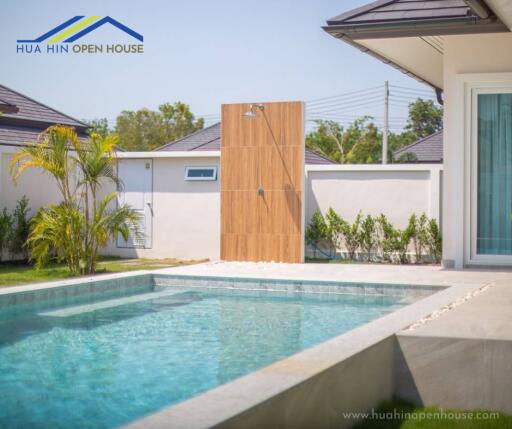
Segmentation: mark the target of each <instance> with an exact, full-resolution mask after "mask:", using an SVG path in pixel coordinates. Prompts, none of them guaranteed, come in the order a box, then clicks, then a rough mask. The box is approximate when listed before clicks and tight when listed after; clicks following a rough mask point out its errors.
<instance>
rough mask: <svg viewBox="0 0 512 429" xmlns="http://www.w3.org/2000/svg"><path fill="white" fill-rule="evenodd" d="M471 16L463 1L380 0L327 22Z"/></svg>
mask: <svg viewBox="0 0 512 429" xmlns="http://www.w3.org/2000/svg"><path fill="white" fill-rule="evenodd" d="M468 16H473V14H472V11H471V8H470V7H469V6H468V5H467V4H466V3H465V2H464V0H380V1H376V2H373V3H370V4H367V5H365V6H362V7H359V8H357V9H354V10H351V11H349V12H346V13H343V14H341V15H338V16H335V17H334V18H331V19H329V20H328V21H327V23H328V24H329V25H339V24H370V23H378V22H383V21H403V20H417V19H429V18H436V19H439V18H465V17H468Z"/></svg>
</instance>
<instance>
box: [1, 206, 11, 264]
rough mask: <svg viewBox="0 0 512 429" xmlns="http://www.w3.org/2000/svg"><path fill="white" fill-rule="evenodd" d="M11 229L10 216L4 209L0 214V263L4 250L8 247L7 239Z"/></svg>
mask: <svg viewBox="0 0 512 429" xmlns="http://www.w3.org/2000/svg"><path fill="white" fill-rule="evenodd" d="M11 228H12V216H11V215H10V214H9V213H8V212H7V209H6V208H5V207H4V209H3V210H2V211H1V212H0V261H1V260H2V254H3V252H4V249H7V248H8V246H9V237H10V235H11Z"/></svg>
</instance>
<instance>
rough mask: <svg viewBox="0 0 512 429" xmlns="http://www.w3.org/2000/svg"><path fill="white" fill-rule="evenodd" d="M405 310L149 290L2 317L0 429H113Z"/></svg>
mask: <svg viewBox="0 0 512 429" xmlns="http://www.w3.org/2000/svg"><path fill="white" fill-rule="evenodd" d="M148 292H149V293H153V295H151V294H148ZM402 299H403V298H401V297H397V296H371V295H366V296H365V295H341V294H308V293H296V292H295V293H294V292H288V293H287V292H262V291H248V290H247V291H243V290H228V289H206V288H205V289H202V288H188V289H186V288H176V287H169V288H160V289H159V292H155V291H153V290H152V289H151V288H150V287H148V290H147V291H146V292H142V293H141V294H138V295H131V296H129V297H126V296H125V297H117V298H116V297H115V296H114V297H112V296H109V297H108V301H106V303H105V301H103V302H102V301H96V302H95V303H92V304H88V303H85V304H84V303H83V302H82V303H80V302H78V301H77V302H71V303H70V302H67V303H66V306H65V307H63V308H62V307H61V308H59V307H53V308H50V309H41V308H39V309H36V308H33V309H32V310H30V309H29V310H26V309H25V310H24V311H23V312H17V313H16V312H15V313H12V312H5V311H4V312H3V313H2V312H0V428H52V429H55V428H110V427H115V426H118V425H121V424H124V423H127V422H130V421H132V420H134V419H137V418H139V417H141V416H143V415H146V414H149V413H152V412H155V411H157V410H159V409H161V408H163V407H166V406H168V405H170V404H174V403H177V402H180V401H183V400H185V399H187V398H190V397H192V396H195V395H197V394H199V393H201V392H204V391H206V390H208V389H211V388H213V387H215V386H218V385H220V384H223V383H226V382H228V381H230V380H233V379H235V378H237V377H239V376H241V375H244V374H247V373H249V372H251V371H254V370H256V369H258V368H261V367H264V366H266V365H268V364H270V363H272V362H275V361H277V360H279V359H282V358H284V357H286V356H290V355H292V354H294V353H296V352H299V351H300V350H303V349H306V348H308V347H311V346H313V345H315V344H318V343H320V342H322V341H325V340H327V339H329V338H331V337H334V336H336V335H339V334H341V333H343V332H346V331H348V330H350V329H353V328H355V327H356V326H359V325H362V324H364V323H366V322H368V321H370V320H372V319H375V318H377V317H380V316H382V315H384V314H386V313H389V312H391V311H394V310H396V309H397V308H399V307H401V306H402V305H404V304H405V303H403V302H402Z"/></svg>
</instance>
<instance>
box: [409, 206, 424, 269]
mask: <svg viewBox="0 0 512 429" xmlns="http://www.w3.org/2000/svg"><path fill="white" fill-rule="evenodd" d="M427 223H428V218H427V216H426V215H425V213H423V214H422V215H421V216H417V215H416V214H412V215H411V217H410V218H409V224H408V225H407V228H408V230H409V234H410V236H411V240H412V246H413V248H414V261H415V262H416V263H420V262H421V261H422V258H423V252H424V250H425V247H426V244H427V235H428V232H427Z"/></svg>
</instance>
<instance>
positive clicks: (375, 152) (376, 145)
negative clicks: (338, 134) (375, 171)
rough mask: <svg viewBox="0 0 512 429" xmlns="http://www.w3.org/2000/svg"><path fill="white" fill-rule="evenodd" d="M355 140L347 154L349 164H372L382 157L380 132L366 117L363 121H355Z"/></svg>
mask: <svg viewBox="0 0 512 429" xmlns="http://www.w3.org/2000/svg"><path fill="white" fill-rule="evenodd" d="M354 124H355V125H354V127H356V126H357V127H358V128H357V129H356V132H357V140H355V143H354V144H353V146H352V148H351V149H350V152H349V153H348V155H347V162H348V163H350V164H373V163H376V162H379V160H380V159H381V158H382V133H381V132H380V131H379V129H378V128H377V126H376V125H375V124H374V123H373V122H371V121H369V119H366V120H365V121H364V122H357V121H356V122H355V123H354Z"/></svg>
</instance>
